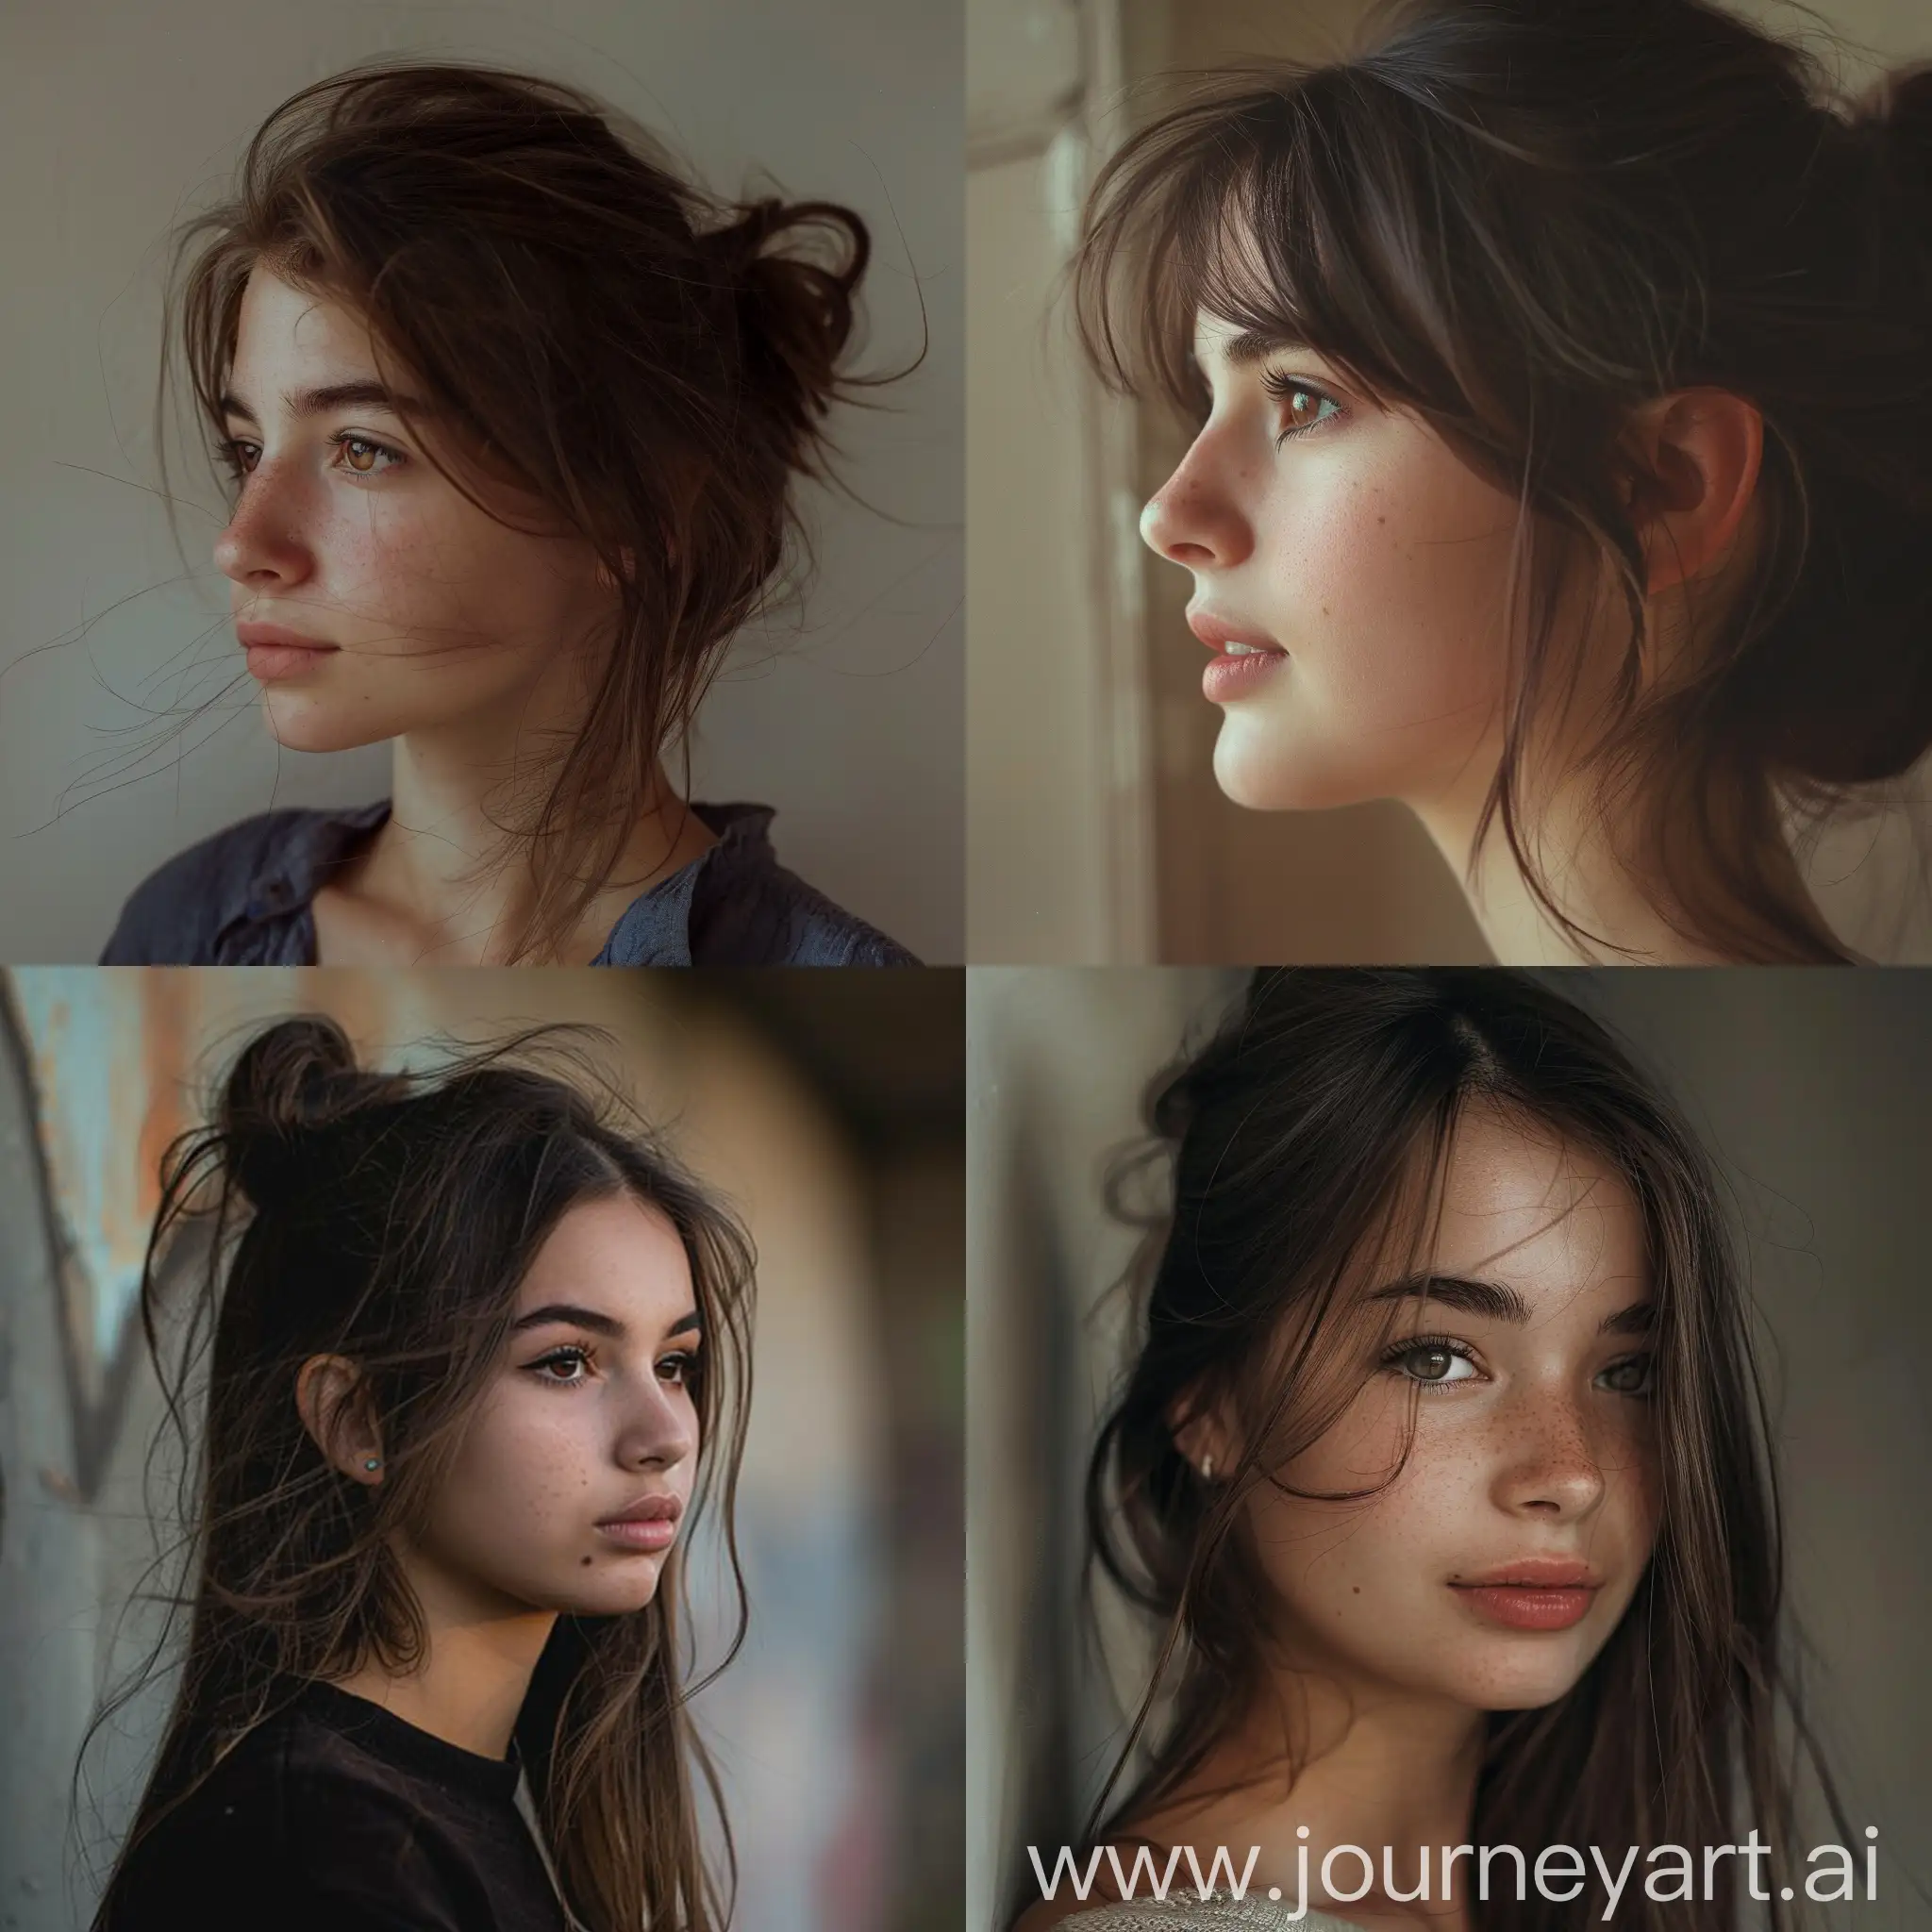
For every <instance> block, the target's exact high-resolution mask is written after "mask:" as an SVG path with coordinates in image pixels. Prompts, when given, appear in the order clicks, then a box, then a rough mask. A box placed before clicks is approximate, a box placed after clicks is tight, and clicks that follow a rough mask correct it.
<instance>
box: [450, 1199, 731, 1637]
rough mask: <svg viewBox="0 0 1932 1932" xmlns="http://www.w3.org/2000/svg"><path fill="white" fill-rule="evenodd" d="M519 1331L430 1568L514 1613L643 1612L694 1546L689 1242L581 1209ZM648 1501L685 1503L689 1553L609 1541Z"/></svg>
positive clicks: (473, 1433)
mask: <svg viewBox="0 0 1932 1932" xmlns="http://www.w3.org/2000/svg"><path fill="white" fill-rule="evenodd" d="M526 1318H528V1319H526ZM540 1318H541V1319H540ZM517 1319H518V1320H519V1322H523V1323H524V1324H525V1325H523V1326H521V1327H519V1328H517V1329H515V1330H514V1331H513V1332H512V1334H511V1337H510V1342H509V1348H508V1353H507V1355H506V1357H505V1358H504V1360H503V1362H502V1364H501V1366H500V1367H499V1368H498V1370H497V1371H496V1374H495V1377H494V1380H493V1382H492V1383H491V1387H490V1389H489V1391H487V1392H486V1394H485V1396H484V1398H483V1400H482V1402H481V1404H480V1405H479V1407H478V1408H477V1409H476V1411H475V1415H474V1416H473V1417H472V1418H471V1421H470V1424H469V1427H468V1429H467V1431H466V1432H465V1435H464V1437H463V1441H462V1446H461V1449H460V1451H459V1453H458V1459H457V1462H456V1466H455V1468H454V1470H453V1471H452V1473H451V1474H450V1476H449V1479H448V1481H447V1482H446V1483H445V1484H444V1485H443V1487H442V1489H441V1492H440V1494H439V1496H438V1499H437V1502H436V1505H435V1507H434V1512H433V1521H432V1524H431V1528H430V1531H429V1533H428V1535H427V1537H426V1538H425V1540H424V1542H423V1546H422V1551H421V1554H422V1556H423V1557H425V1558H426V1559H427V1560H428V1561H430V1562H432V1563H433V1564H435V1565H436V1566H437V1568H438V1569H440V1570H441V1572H442V1573H443V1574H445V1575H446V1576H447V1577H449V1578H451V1579H452V1580H454V1581H455V1583H456V1584H457V1585H458V1589H459V1590H461V1591H463V1592H464V1593H466V1594H468V1595H470V1596H471V1597H473V1598H474V1599H476V1600H479V1601H482V1602H486V1603H488V1602H494V1603H495V1605H496V1607H499V1608H501V1607H530V1608H536V1609H549V1610H558V1611H577V1612H581V1613H583V1614H585V1615H590V1616H608V1615H615V1614H618V1613H620V1612H623V1611H626V1610H635V1609H640V1608H641V1607H643V1606H644V1605H646V1604H648V1603H649V1602H650V1601H651V1599H652V1597H653V1596H654V1595H655V1594H656V1593H657V1589H658V1578H659V1576H660V1575H661V1574H662V1573H663V1569H664V1565H665V1563H666V1561H667V1560H668V1557H669V1552H670V1549H672V1548H675V1542H676V1541H683V1539H684V1537H685V1535H686V1524H685V1521H684V1519H683V1516H682V1513H681V1512H682V1509H683V1507H684V1506H685V1505H686V1504H687V1503H688V1502H689V1499H690V1496H691V1487H692V1483H693V1481H694V1479H695V1474H696V1462H697V1455H698V1446H699V1445H698V1418H697V1409H696V1407H695V1404H694V1402H693V1400H692V1396H691V1389H690V1387H689V1384H688V1380H687V1372H688V1370H689V1367H690V1364H691V1359H692V1357H693V1356H694V1354H695V1353H696V1351H697V1349H698V1347H699V1340H700V1338H699V1333H698V1326H697V1316H696V1298H695V1296H694V1294H693V1292H692V1288H691V1264H690V1260H689V1258H688V1257H687V1256H686V1254H685V1251H684V1244H683V1242H682V1241H680V1240H679V1239H678V1236H677V1233H676V1231H675V1229H674V1228H673V1227H672V1225H671V1224H670V1223H669V1222H668V1221H667V1220H666V1219H665V1218H664V1216H663V1215H662V1214H661V1213H659V1212H658V1211H657V1210H656V1209H655V1208H646V1207H644V1206H642V1205H641V1203H639V1202H638V1201H636V1200H635V1199H633V1198H632V1197H630V1196H629V1195H623V1196H619V1197H614V1198H611V1199H608V1200H598V1201H589V1202H584V1203H581V1204H579V1205H578V1206H577V1207H575V1208H572V1209H570V1211H569V1212H568V1213H566V1214H565V1215H564V1216H563V1218H562V1219H561V1220H560V1221H559V1222H558V1224H557V1226H556V1227H555V1228H554V1229H553V1230H552V1232H551V1234H550V1236H549V1239H548V1240H546V1241H544V1242H543V1244H542V1246H541V1248H539V1250H538V1251H537V1257H536V1259H535V1260H534V1261H533V1263H532V1264H531V1267H530V1271H529V1273H528V1274H527V1275H526V1277H525V1280H524V1283H523V1286H522V1288H521V1289H520V1290H519V1291H518V1296H517ZM645 1497H650V1498H659V1497H670V1498H674V1499H675V1501H676V1503H677V1505H678V1507H679V1512H680V1513H679V1514H678V1515H677V1516H676V1517H675V1519H674V1522H673V1529H674V1532H675V1541H673V1542H671V1543H669V1544H666V1545H665V1546H663V1547H660V1548H656V1549H651V1548H638V1547H633V1546H631V1545H628V1544H626V1543H625V1542H624V1541H620V1540H619V1539H618V1538H617V1537H615V1536H613V1535H611V1534H610V1533H608V1531H606V1530H605V1529H602V1528H600V1527H599V1524H600V1523H601V1522H603V1521H604V1520H605V1519H607V1518H609V1517H612V1516H615V1515H617V1514H619V1513H620V1512H622V1511H624V1510H625V1509H627V1508H629V1507H631V1506H632V1505H634V1504H636V1503H638V1502H639V1501H640V1500H641V1499H642V1498H645Z"/></svg>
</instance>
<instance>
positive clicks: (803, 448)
mask: <svg viewBox="0 0 1932 1932" xmlns="http://www.w3.org/2000/svg"><path fill="white" fill-rule="evenodd" d="M706 242H707V245H708V248H709V249H711V250H712V251H713V252H714V254H715V256H716V258H717V259H718V261H719V263H720V266H721V269H722V272H723V275H724V281H725V285H726V288H727V290H728V291H729V293H730V295H731V298H732V299H733V300H734V302H735V303H736V305H737V308H738V341H739V351H740V355H741V358H742V367H743V376H744V383H745V389H746V392H747V396H748V398H750V399H751V400H752V401H753V402H754V404H755V405H756V406H758V407H756V408H755V409H754V413H755V414H762V415H764V416H765V417H766V418H767V420H769V421H770V422H771V423H772V424H773V425H774V426H782V429H783V431H784V432H785V439H786V441H785V446H784V447H783V450H782V459H783V463H784V466H785V467H787V468H790V469H795V470H804V471H808V472H809V471H816V470H817V469H818V468H819V467H820V459H819V454H818V449H817V441H818V437H819V426H818V425H819V420H820V418H822V417H823V416H824V414H825V412H826V411H827V410H828V409H829V408H831V406H832V403H833V400H834V399H835V398H836V396H837V395H838V393H839V391H840V389H841V373H840V368H839V364H840V361H841V358H842V357H843V356H844V354H845V351H846V349H847V347H848V346H849V344H850V342H851V341H852V336H853V331H854V328H855V325H856V324H857V321H858V284H859V281H860V279H861V278H862V277H863V276H864V274H865V270H866V264H867V263H868V262H869V261H870V260H871V258H872V237H871V235H870V233H869V232H868V231H867V228H866V225H865V224H864V222H862V221H861V220H860V219H859V218H858V215H856V214H855V213H854V212H853V211H852V210H851V209H850V208H841V207H840V206H839V205H838V204H837V203H836V202H829V201H803V202H790V203H788V202H784V201H779V200H776V199H766V200H762V201H754V202H751V203H749V204H747V205H746V206H744V207H743V208H740V209H739V211H738V214H737V218H736V219H735V220H733V221H731V222H729V223H727V224H726V225H724V226H723V227H721V228H716V229H713V230H712V231H711V233H710V234H709V235H708V237H707V238H706Z"/></svg>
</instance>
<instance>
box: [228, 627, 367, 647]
mask: <svg viewBox="0 0 1932 1932" xmlns="http://www.w3.org/2000/svg"><path fill="white" fill-rule="evenodd" d="M235 635H236V636H237V637H238V638H239V639H241V641H242V649H243V650H247V649H248V648H249V647H250V646H251V645H255V644H292V645H293V646H294V647H295V648H296V649H297V650H302V651H334V650H339V649H341V646H340V645H338V644H332V643H330V642H329V641H328V640H327V639H326V638H306V637H304V636H303V635H302V633H301V632H300V631H299V630H290V629H289V628H288V627H287V625H280V624H238V625H236V626H235Z"/></svg>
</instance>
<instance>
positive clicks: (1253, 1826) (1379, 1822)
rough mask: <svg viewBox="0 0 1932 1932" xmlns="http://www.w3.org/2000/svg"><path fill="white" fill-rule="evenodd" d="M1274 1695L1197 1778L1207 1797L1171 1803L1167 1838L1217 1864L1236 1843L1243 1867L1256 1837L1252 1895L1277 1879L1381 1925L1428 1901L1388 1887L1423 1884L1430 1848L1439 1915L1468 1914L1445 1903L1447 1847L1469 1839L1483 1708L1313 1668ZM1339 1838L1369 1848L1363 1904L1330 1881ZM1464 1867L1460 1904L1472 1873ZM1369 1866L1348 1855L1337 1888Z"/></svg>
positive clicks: (1444, 1922)
mask: <svg viewBox="0 0 1932 1932" xmlns="http://www.w3.org/2000/svg"><path fill="white" fill-rule="evenodd" d="M1274 1693H1275V1694H1274V1695H1273V1696H1272V1697H1262V1698H1257V1700H1256V1702H1255V1706H1254V1708H1253V1711H1252V1714H1251V1715H1250V1717H1249V1719H1248V1720H1247V1722H1246V1723H1245V1724H1243V1725H1242V1726H1241V1729H1240V1731H1238V1732H1237V1733H1236V1734H1235V1735H1234V1736H1232V1737H1231V1738H1229V1739H1228V1740H1226V1741H1225V1742H1224V1744H1222V1745H1220V1746H1217V1747H1216V1749H1215V1751H1214V1752H1213V1753H1212V1755H1211V1756H1210V1757H1209V1758H1208V1762H1207V1763H1206V1764H1205V1765H1204V1766H1203V1767H1202V1769H1201V1771H1200V1773H1199V1774H1197V1775H1196V1776H1195V1777H1194V1778H1192V1779H1191V1780H1190V1783H1191V1786H1192V1787H1193V1788H1194V1789H1195V1790H1200V1791H1203V1792H1204V1793H1207V1794H1208V1795H1206V1796H1204V1797H1203V1798H1202V1799H1200V1800H1198V1801H1190V1802H1188V1803H1186V1804H1185V1806H1184V1807H1175V1808H1173V1809H1170V1810H1167V1811H1165V1812H1163V1814H1162V1816H1161V1818H1160V1820H1159V1821H1158V1823H1159V1824H1160V1830H1159V1832H1158V1837H1159V1838H1160V1840H1162V1841H1163V1842H1165V1843H1166V1844H1168V1845H1187V1844H1191V1845H1193V1847H1194V1850H1195V1856H1196V1857H1197V1859H1198V1860H1199V1862H1200V1865H1201V1868H1202V1870H1203V1871H1204V1872H1205V1871H1206V1870H1207V1868H1208V1862H1209V1860H1210V1859H1211V1858H1212V1857H1213V1856H1214V1848H1215V1846H1217V1845H1219V1844H1223V1843H1225V1844H1226V1845H1227V1848H1228V1852H1229V1855H1230V1857H1232V1858H1233V1860H1234V1868H1235V1872H1236V1874H1237V1875H1239V1874H1240V1872H1241V1867H1242V1865H1243V1864H1244V1863H1245V1862H1246V1860H1247V1857H1248V1854H1249V1849H1250V1848H1251V1847H1254V1848H1256V1849H1257V1854H1258V1855H1257V1857H1256V1858H1255V1862H1254V1872H1253V1874H1252V1876H1251V1877H1250V1879H1249V1881H1248V1886H1249V1890H1250V1892H1251V1893H1253V1892H1255V1891H1257V1890H1258V1891H1259V1892H1260V1893H1261V1894H1262V1895H1264V1896H1265V1895H1266V1894H1267V1891H1268V1890H1269V1888H1270V1887H1271V1886H1274V1887H1277V1888H1278V1889H1279V1892H1280V1896H1281V1897H1282V1898H1283V1899H1284V1900H1294V1899H1296V1898H1302V1899H1303V1900H1304V1901H1305V1903H1306V1904H1307V1906H1308V1907H1309V1908H1310V1909H1311V1910H1318V1911H1319V1910H1326V1911H1330V1912H1333V1913H1335V1914H1336V1915H1337V1916H1339V1917H1341V1918H1342V1919H1345V1920H1348V1921H1350V1922H1351V1923H1357V1924H1362V1925H1365V1926H1378V1927H1379V1926H1382V1925H1385V1924H1390V1925H1393V1924H1407V1923H1408V1919H1409V1916H1410V1914H1411V1913H1412V1911H1413V1910H1414V1909H1415V1907H1408V1906H1405V1905H1402V1904H1399V1903H1397V1902H1395V1901H1392V1900H1391V1899H1390V1898H1389V1897H1388V1895H1387V1893H1386V1891H1385V1890H1384V1888H1385V1884H1386V1883H1387V1882H1388V1880H1389V1879H1390V1878H1391V1876H1392V1881H1393V1885H1394V1888H1395V1889H1396V1890H1402V1891H1411V1892H1412V1891H1414V1890H1416V1887H1417V1883H1418V1879H1419V1874H1420V1868H1421V1861H1422V1858H1423V1851H1422V1848H1423V1847H1424V1846H1427V1847H1429V1848H1430V1850H1429V1853H1428V1857H1429V1867H1428V1873H1429V1879H1430V1898H1431V1900H1432V1901H1433V1907H1434V1908H1433V1911H1432V1913H1431V1915H1430V1918H1429V1923H1430V1924H1431V1925H1433V1926H1437V1927H1439V1928H1441V1932H1456V1928H1459V1927H1461V1926H1463V1925H1464V1924H1466V1920H1465V1919H1463V1918H1460V1917H1458V1916H1457V1911H1456V1907H1455V1906H1452V1905H1447V1904H1445V1903H1444V1901H1443V1897H1442V1882H1441V1847H1442V1846H1444V1845H1452V1846H1453V1845H1457V1844H1462V1843H1466V1842H1468V1840H1469V1835H1470V1827H1471V1824H1472V1821H1473V1819H1474V1811H1475V1786H1476V1776H1477V1773H1478V1772H1479V1770H1480V1769H1481V1764H1482V1752H1483V1740H1484V1734H1485V1724H1486V1720H1485V1718H1484V1714H1483V1713H1482V1712H1481V1711H1479V1710H1475V1709H1473V1708H1471V1707H1469V1706H1467V1705H1462V1704H1455V1703H1450V1702H1448V1701H1445V1700H1442V1699H1437V1698H1425V1697H1418V1696H1415V1695H1411V1694H1408V1693H1406V1692H1402V1691H1389V1690H1384V1689H1378V1688H1377V1687H1374V1686H1373V1685H1367V1684H1362V1683H1352V1684H1349V1685H1346V1686H1344V1685H1343V1684H1342V1683H1341V1681H1340V1680H1338V1679H1337V1678H1335V1677H1332V1676H1327V1675H1318V1674H1313V1673H1307V1672H1301V1671H1291V1672H1284V1673H1282V1674H1281V1675H1280V1676H1279V1677H1278V1678H1277V1679H1276V1682H1275V1686H1274ZM1150 1822H1151V1821H1150ZM1304 1829H1306V1831H1307V1836H1306V1837H1304V1836H1302V1833H1303V1831H1304ZM1150 1835H1155V1834H1150ZM1338 1845H1358V1846H1360V1847H1361V1848H1362V1849H1363V1850H1364V1851H1366V1852H1367V1853H1368V1855H1369V1857H1371V1858H1372V1859H1374V1885H1373V1887H1372V1889H1371V1890H1370V1891H1369V1892H1368V1894H1367V1895H1366V1896H1365V1897H1364V1898H1362V1899H1360V1900H1358V1901H1339V1900H1331V1899H1329V1898H1328V1897H1327V1895H1326V1894H1324V1890H1323V1888H1322V1883H1321V1872H1322V1861H1323V1858H1324V1856H1325V1854H1326V1853H1328V1852H1329V1851H1331V1850H1333V1849H1334V1848H1335V1847H1337V1846H1338ZM1385 1846H1386V1847H1388V1857H1387V1862H1388V1867H1389V1869H1388V1872H1387V1873H1385V1871H1384V1851H1383V1848H1384V1847H1385ZM1304 1860H1306V1865H1305V1866H1304V1862H1303V1861H1304ZM1304 1871H1306V1874H1307V1890H1306V1891H1304V1889H1303V1875H1304ZM1456 1876H1457V1880H1458V1881H1459V1882H1457V1884H1456V1886H1455V1888H1454V1898H1455V1900H1456V1902H1457V1904H1458V1905H1459V1904H1460V1902H1461V1901H1462V1900H1463V1899H1464V1898H1465V1896H1466V1895H1467V1892H1466V1882H1467V1878H1468V1874H1467V1873H1466V1872H1464V1871H1460V1870H1458V1872H1457V1874H1456ZM1361 1877H1362V1870H1361V1865H1360V1861H1359V1860H1357V1859H1355V1858H1352V1857H1344V1858H1342V1859H1341V1860H1340V1861H1338V1863H1337V1865H1336V1867H1335V1882H1336V1883H1337V1884H1338V1885H1342V1886H1347V1887H1350V1888H1353V1887H1354V1886H1356V1885H1358V1884H1359V1883H1360V1881H1361Z"/></svg>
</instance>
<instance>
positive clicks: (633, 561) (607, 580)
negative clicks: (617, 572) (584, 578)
mask: <svg viewBox="0 0 1932 1932" xmlns="http://www.w3.org/2000/svg"><path fill="white" fill-rule="evenodd" d="M617 554H618V557H619V558H620V560H621V561H622V562H623V565H624V575H625V582H626V583H627V582H629V581H630V580H631V579H632V578H634V577H635V576H636V575H637V574H638V554H637V552H636V551H635V550H632V549H631V548H629V546H628V545H626V546H625V548H624V549H622V550H620V551H619V552H618V553H617ZM597 581H598V583H599V584H601V585H602V586H603V588H604V589H605V590H607V591H614V590H616V588H617V579H616V578H615V577H614V576H612V575H610V573H609V572H608V570H606V569H605V568H604V566H603V565H602V564H601V563H600V564H599V565H598V566H597Z"/></svg>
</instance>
